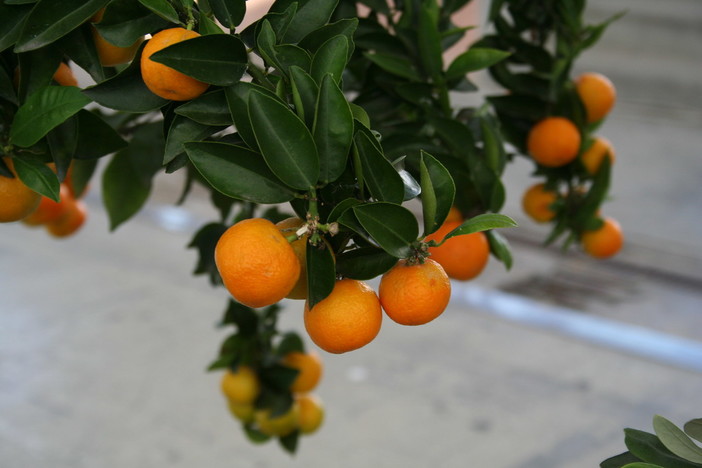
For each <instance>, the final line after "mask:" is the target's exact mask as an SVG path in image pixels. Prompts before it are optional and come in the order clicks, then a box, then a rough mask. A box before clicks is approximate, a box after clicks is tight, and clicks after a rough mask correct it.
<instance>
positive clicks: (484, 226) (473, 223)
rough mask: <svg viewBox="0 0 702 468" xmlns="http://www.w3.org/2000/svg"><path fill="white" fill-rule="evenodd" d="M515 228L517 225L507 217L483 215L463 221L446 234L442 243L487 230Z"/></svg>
mask: <svg viewBox="0 0 702 468" xmlns="http://www.w3.org/2000/svg"><path fill="white" fill-rule="evenodd" d="M511 227H517V223H515V222H514V220H513V219H512V218H510V217H508V216H505V215H502V214H498V213H483V214H480V215H478V216H474V217H473V218H470V219H467V220H465V221H464V222H463V223H461V225H460V226H458V227H457V228H456V229H454V230H453V231H451V232H449V233H448V234H446V237H445V238H444V241H445V240H446V239H450V238H451V237H455V236H461V235H464V234H472V233H474V232H480V231H487V230H488V229H499V228H511Z"/></svg>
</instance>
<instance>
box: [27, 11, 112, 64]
mask: <svg viewBox="0 0 702 468" xmlns="http://www.w3.org/2000/svg"><path fill="white" fill-rule="evenodd" d="M108 2H109V0H62V1H60V2H57V1H54V0H40V1H39V2H37V3H36V4H35V5H34V8H32V11H31V12H30V13H29V15H28V16H27V19H26V21H25V23H24V25H23V27H22V31H21V32H20V35H19V38H18V39H17V44H16V45H15V52H16V53H20V52H28V51H30V50H35V49H38V48H40V47H44V46H45V45H47V44H51V43H52V42H54V41H56V40H57V39H60V38H61V37H63V36H65V35H66V34H68V33H69V32H71V31H72V30H73V29H75V28H77V27H78V26H80V25H81V24H83V23H85V22H86V21H87V20H88V19H89V18H90V17H91V16H93V15H94V14H95V13H96V12H97V11H98V10H99V9H101V8H102V7H104V6H105V5H107V3H108Z"/></svg>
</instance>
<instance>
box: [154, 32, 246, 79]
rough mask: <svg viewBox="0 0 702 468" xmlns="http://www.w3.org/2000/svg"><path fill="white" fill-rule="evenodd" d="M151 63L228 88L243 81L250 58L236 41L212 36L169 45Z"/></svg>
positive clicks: (225, 37) (157, 53)
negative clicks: (160, 64)
mask: <svg viewBox="0 0 702 468" xmlns="http://www.w3.org/2000/svg"><path fill="white" fill-rule="evenodd" d="M151 60H153V61H154V62H158V63H162V64H164V65H167V66H169V67H171V68H174V69H176V70H178V71H179V72H181V73H184V74H186V75H188V76H191V77H193V78H195V79H197V80H200V81H203V82H205V83H210V84H213V85H218V86H229V85H233V84H234V83H237V82H238V81H239V80H240V79H241V77H242V75H243V74H244V72H245V71H246V67H247V61H248V56H247V53H246V46H245V45H244V43H243V42H241V40H240V39H238V38H237V37H235V36H231V35H229V34H211V35H208V36H199V37H194V38H192V39H188V40H187V41H181V42H178V43H175V44H173V45H170V46H168V47H166V48H165V49H162V50H159V51H158V52H156V53H154V54H153V55H152V56H151Z"/></svg>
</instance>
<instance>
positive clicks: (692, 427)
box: [683, 418, 702, 442]
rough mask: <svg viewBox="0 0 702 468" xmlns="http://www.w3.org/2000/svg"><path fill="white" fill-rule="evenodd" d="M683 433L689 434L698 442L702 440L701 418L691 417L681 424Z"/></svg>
mask: <svg viewBox="0 0 702 468" xmlns="http://www.w3.org/2000/svg"><path fill="white" fill-rule="evenodd" d="M683 429H684V430H685V434H687V435H689V436H690V437H692V438H693V439H695V440H696V441H698V442H702V418H698V419H691V420H690V421H688V422H686V423H685V426H683Z"/></svg>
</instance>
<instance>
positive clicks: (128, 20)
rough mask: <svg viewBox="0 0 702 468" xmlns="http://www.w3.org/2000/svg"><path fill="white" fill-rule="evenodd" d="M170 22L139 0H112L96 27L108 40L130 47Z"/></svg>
mask: <svg viewBox="0 0 702 468" xmlns="http://www.w3.org/2000/svg"><path fill="white" fill-rule="evenodd" d="M168 26H169V23H168V22H167V21H166V20H164V19H163V18H161V17H160V16H158V15H156V14H154V13H153V12H152V11H151V10H149V9H147V8H144V7H143V6H142V5H141V4H140V2H139V0H117V1H112V2H110V4H109V5H108V6H107V8H105V12H104V14H103V16H102V19H101V20H100V22H99V23H95V24H94V27H95V29H97V31H98V32H99V33H100V36H102V37H103V38H104V39H105V40H106V41H107V42H109V43H111V44H114V45H116V46H119V47H129V46H131V45H132V44H134V42H135V41H137V40H139V39H140V38H142V37H143V36H144V35H145V34H150V33H152V32H154V31H157V30H159V29H164V28H166V27H168Z"/></svg>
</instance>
